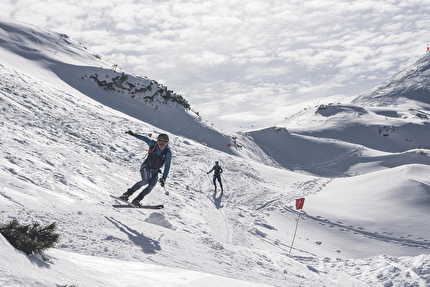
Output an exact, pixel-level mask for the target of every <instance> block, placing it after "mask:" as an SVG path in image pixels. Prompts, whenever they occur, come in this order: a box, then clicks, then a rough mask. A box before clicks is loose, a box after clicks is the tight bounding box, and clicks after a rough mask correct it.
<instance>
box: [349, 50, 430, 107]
mask: <svg viewBox="0 0 430 287" xmlns="http://www.w3.org/2000/svg"><path fill="white" fill-rule="evenodd" d="M429 82H430V53H427V54H425V55H423V56H421V57H420V58H419V59H418V60H417V61H416V62H415V63H413V64H411V65H409V66H407V67H405V68H404V69H403V70H401V71H399V72H398V73H396V74H395V75H393V76H392V77H391V78H389V79H388V80H386V81H385V82H383V83H382V84H380V85H378V86H376V87H375V88H373V89H371V90H369V91H366V92H364V93H362V94H360V95H358V96H357V97H356V98H355V99H354V100H353V101H352V103H354V104H358V105H371V106H397V105H401V104H404V103H408V104H411V103H412V102H415V103H418V104H420V103H424V104H430V87H429V85H428V83H429Z"/></svg>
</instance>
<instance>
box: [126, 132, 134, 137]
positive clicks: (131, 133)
mask: <svg viewBox="0 0 430 287" xmlns="http://www.w3.org/2000/svg"><path fill="white" fill-rule="evenodd" d="M125 133H126V134H129V135H131V136H134V137H135V136H136V134H135V133H134V132H132V131H126V132H125Z"/></svg>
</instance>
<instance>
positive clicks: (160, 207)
mask: <svg viewBox="0 0 430 287" xmlns="http://www.w3.org/2000/svg"><path fill="white" fill-rule="evenodd" d="M112 206H113V207H115V208H142V209H163V208H164V205H162V204H160V205H141V206H139V207H137V206H135V205H132V204H112Z"/></svg>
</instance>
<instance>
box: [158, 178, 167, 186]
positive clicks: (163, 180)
mask: <svg viewBox="0 0 430 287" xmlns="http://www.w3.org/2000/svg"><path fill="white" fill-rule="evenodd" d="M159 181H160V184H161V187H164V184H165V183H166V179H165V178H164V177H163V178H160V180H159Z"/></svg>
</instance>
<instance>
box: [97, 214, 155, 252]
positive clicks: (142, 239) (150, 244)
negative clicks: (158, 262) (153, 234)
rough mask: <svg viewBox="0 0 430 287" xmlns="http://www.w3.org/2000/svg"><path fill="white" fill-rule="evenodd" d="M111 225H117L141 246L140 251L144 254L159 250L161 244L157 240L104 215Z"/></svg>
mask: <svg viewBox="0 0 430 287" xmlns="http://www.w3.org/2000/svg"><path fill="white" fill-rule="evenodd" d="M105 218H106V219H107V220H108V221H110V222H111V223H112V224H113V225H115V226H116V227H118V229H119V230H121V231H122V232H124V233H125V234H127V236H128V238H129V239H130V240H131V241H132V242H133V243H134V244H135V245H138V246H140V247H141V248H142V251H143V252H144V253H146V254H155V253H156V252H157V251H160V250H161V246H160V244H159V242H158V241H155V240H152V239H151V238H148V237H146V236H144V235H142V234H141V233H139V232H137V231H136V230H134V229H131V228H130V227H128V226H126V225H125V224H123V223H121V222H119V221H117V220H115V219H113V218H108V217H105Z"/></svg>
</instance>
